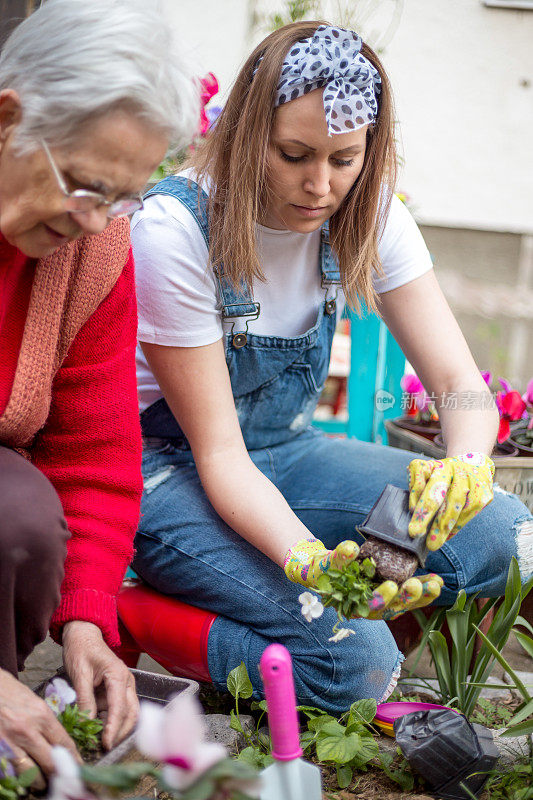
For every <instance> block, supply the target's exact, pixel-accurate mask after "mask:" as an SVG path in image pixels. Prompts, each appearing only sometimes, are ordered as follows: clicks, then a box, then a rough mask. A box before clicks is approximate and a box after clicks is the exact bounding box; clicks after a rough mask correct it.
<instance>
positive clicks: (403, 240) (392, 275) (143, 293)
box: [131, 170, 432, 411]
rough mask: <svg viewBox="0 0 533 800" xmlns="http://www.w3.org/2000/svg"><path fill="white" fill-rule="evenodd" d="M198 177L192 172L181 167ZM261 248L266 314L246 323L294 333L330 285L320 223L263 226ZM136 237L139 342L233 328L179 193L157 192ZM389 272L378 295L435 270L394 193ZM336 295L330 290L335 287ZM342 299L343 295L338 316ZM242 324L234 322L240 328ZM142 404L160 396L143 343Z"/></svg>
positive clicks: (173, 341) (205, 340)
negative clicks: (323, 267) (299, 228)
mask: <svg viewBox="0 0 533 800" xmlns="http://www.w3.org/2000/svg"><path fill="white" fill-rule="evenodd" d="M181 174H182V175H184V176H185V177H194V176H193V175H192V174H191V172H190V171H189V170H186V171H185V172H183V173H181ZM256 228H257V250H258V255H259V259H260V262H261V265H262V268H263V271H264V274H265V277H266V281H265V282H262V281H256V283H255V284H254V287H253V299H254V301H255V302H258V303H260V305H261V313H260V315H259V317H258V319H256V320H251V321H248V330H249V332H250V333H253V334H259V335H265V336H281V337H293V336H299V335H301V334H303V333H305V332H306V331H307V330H309V328H311V327H312V326H313V325H314V323H315V321H316V317H317V313H318V310H319V307H320V305H321V303H323V301H324V297H325V290H324V289H323V288H322V286H321V274H320V268H319V263H318V259H319V252H320V229H318V230H316V231H313V232H312V233H295V232H294V231H278V230H273V229H272V228H265V227H264V226H262V225H257V226H256ZM131 240H132V245H133V253H134V257H135V272H136V283H137V297H138V304H139V334H138V336H139V341H141V342H150V343H152V344H162V345H169V346H176V347H198V346H200V345H207V344H212V343H213V342H216V341H218V339H220V338H221V336H222V335H223V333H225V332H226V331H229V330H231V327H232V324H233V322H235V320H231V321H230V322H228V323H223V322H222V315H221V301H220V298H219V296H218V289H217V284H216V280H215V277H214V274H213V271H212V269H211V267H210V266H209V265H208V250H207V246H206V243H205V240H204V237H203V234H202V232H201V230H200V228H199V227H198V224H197V223H196V221H195V219H194V217H193V216H192V214H191V212H190V211H189V210H188V209H187V208H186V207H185V206H184V205H183V204H182V203H180V201H179V200H177V199H176V198H175V197H172V196H169V195H152V196H151V197H149V198H148V199H147V200H146V201H145V204H144V208H143V209H142V210H141V211H138V212H137V213H136V214H134V216H133V218H132V223H131ZM379 254H380V257H381V261H382V265H383V271H384V273H385V278H378V277H377V276H376V277H375V279H374V286H375V288H376V291H377V292H379V293H382V292H388V291H390V290H391V289H396V288H397V287H398V286H402V285H403V284H405V283H408V282H409V281H412V280H413V279H414V278H418V277H419V276H420V275H423V274H424V273H425V272H427V271H428V270H430V269H432V262H431V257H430V255H429V252H428V250H427V247H426V245H425V243H424V240H423V238H422V235H421V233H420V231H419V230H418V228H417V226H416V223H415V221H414V220H413V218H412V216H411V214H410V213H409V211H408V210H407V208H406V207H405V206H404V204H403V203H402V202H401V201H400V200H399V199H398V198H397V197H393V198H392V203H391V208H390V212H389V216H388V218H387V222H386V224H385V228H384V231H383V235H382V236H381V239H380V242H379ZM330 293H331V290H330ZM343 304H344V296H343V294H342V290H340V289H339V293H338V297H337V308H338V309H339V310H338V314H339V315H340V312H341V309H342V307H343ZM241 329H244V324H239V321H237V324H236V325H235V330H236V331H238V330H241ZM137 380H138V388H139V404H140V410H141V411H144V409H145V408H148V406H149V405H151V404H152V403H154V402H155V401H156V400H158V399H159V398H161V397H162V396H163V395H162V392H161V390H160V389H159V386H158V384H157V381H156V379H155V378H154V376H153V374H152V372H151V370H150V368H149V366H148V364H147V362H146V359H145V358H144V355H143V353H142V350H141V348H140V347H137Z"/></svg>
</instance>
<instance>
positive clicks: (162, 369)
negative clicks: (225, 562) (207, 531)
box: [141, 339, 312, 566]
mask: <svg viewBox="0 0 533 800" xmlns="http://www.w3.org/2000/svg"><path fill="white" fill-rule="evenodd" d="M141 346H142V349H143V352H144V354H145V356H146V359H147V361H148V363H149V365H150V368H151V369H152V371H153V373H154V375H155V377H156V379H157V381H158V383H159V386H160V388H161V391H162V392H163V394H164V396H165V398H166V400H167V403H168V405H169V406H170V409H171V411H172V413H173V414H174V416H175V417H176V419H177V420H178V422H179V424H180V426H181V428H182V430H183V432H184V433H185V435H186V437H187V439H188V441H189V443H190V445H191V449H192V453H193V456H194V460H195V463H196V467H197V469H198V474H199V476H200V480H201V481H202V485H203V487H204V489H205V492H206V494H207V496H208V498H209V500H210V502H211V504H212V505H213V508H214V509H215V510H216V511H217V513H218V514H219V515H220V516H221V517H222V519H223V520H224V521H225V522H226V523H227V524H228V525H229V526H230V527H231V528H233V530H234V531H236V532H237V533H238V534H239V535H240V536H242V537H243V538H244V539H246V540H247V541H249V542H250V543H251V544H253V545H254V546H255V547H257V548H258V550H261V551H262V552H263V553H265V554H266V555H267V556H268V557H269V558H271V559H272V561H275V562H276V563H277V564H279V565H280V566H282V565H283V560H284V556H285V554H286V552H287V550H288V549H289V547H291V545H293V544H294V543H295V542H297V541H298V540H300V539H302V538H304V537H308V536H310V535H312V534H311V532H310V531H309V530H308V529H307V528H306V527H305V525H303V523H302V522H300V520H299V519H298V517H297V516H296V514H294V512H293V511H292V510H291V508H290V507H289V505H288V503H287V502H286V500H285V499H284V497H283V495H282V494H281V493H280V492H279V491H278V489H277V488H276V487H275V486H274V484H273V483H272V482H271V481H269V480H268V478H266V477H265V476H264V475H263V473H262V472H261V471H260V470H259V469H257V467H256V466H255V465H254V463H253V462H252V460H251V459H250V457H249V455H248V452H247V450H246V446H245V444H244V440H243V437H242V433H241V429H240V426H239V421H238V419H237V412H236V410H235V403H234V400H233V394H232V391H231V383H230V378H229V373H228V369H227V366H226V361H225V358H224V348H223V343H222V340H221V339H220V340H219V341H218V342H215V343H214V344H209V345H205V346H203V347H167V346H162V345H157V344H147V343H145V342H143V343H141Z"/></svg>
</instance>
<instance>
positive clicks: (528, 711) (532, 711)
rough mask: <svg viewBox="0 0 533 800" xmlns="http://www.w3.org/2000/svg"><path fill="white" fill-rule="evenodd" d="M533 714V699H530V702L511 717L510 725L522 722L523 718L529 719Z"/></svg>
mask: <svg viewBox="0 0 533 800" xmlns="http://www.w3.org/2000/svg"><path fill="white" fill-rule="evenodd" d="M531 715H533V700H530V701H529V703H526V705H525V706H524V707H523V708H521V709H520V710H519V711H517V712H516V714H515V715H514V716H513V717H511V719H510V720H509V725H516V724H517V723H518V722H522V720H524V719H527V718H528V717H530V716H531Z"/></svg>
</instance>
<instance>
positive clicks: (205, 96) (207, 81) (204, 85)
mask: <svg viewBox="0 0 533 800" xmlns="http://www.w3.org/2000/svg"><path fill="white" fill-rule="evenodd" d="M200 87H201V92H200V105H201V111H200V135H201V136H205V135H206V133H207V131H208V130H209V126H210V125H211V122H210V121H209V119H208V117H207V113H206V108H205V107H206V105H207V104H208V103H209V101H210V100H211V98H212V97H214V96H215V95H216V94H217V93H218V89H219V86H218V81H217V79H216V77H215V76H214V75H213V73H212V72H208V73H207V75H206V76H205V78H201V79H200Z"/></svg>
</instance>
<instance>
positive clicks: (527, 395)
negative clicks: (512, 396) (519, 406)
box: [522, 378, 533, 406]
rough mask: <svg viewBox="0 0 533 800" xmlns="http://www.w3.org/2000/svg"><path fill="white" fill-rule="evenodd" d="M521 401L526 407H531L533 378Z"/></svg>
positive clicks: (532, 401)
mask: <svg viewBox="0 0 533 800" xmlns="http://www.w3.org/2000/svg"><path fill="white" fill-rule="evenodd" d="M522 400H523V401H524V403H527V405H528V406H533V378H531V380H530V381H529V383H528V385H527V389H526V392H525V394H523V395H522Z"/></svg>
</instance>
